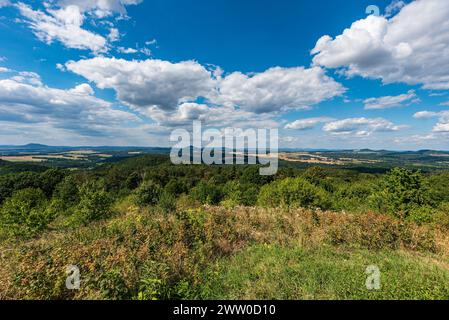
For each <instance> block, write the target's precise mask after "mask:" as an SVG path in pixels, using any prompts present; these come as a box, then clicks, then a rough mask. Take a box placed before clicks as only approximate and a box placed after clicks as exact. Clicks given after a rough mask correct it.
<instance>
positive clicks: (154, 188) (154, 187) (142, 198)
mask: <svg viewBox="0 0 449 320" xmlns="http://www.w3.org/2000/svg"><path fill="white" fill-rule="evenodd" d="M161 194H162V188H161V187H160V186H159V185H158V184H156V183H154V182H153V181H145V182H143V183H142V184H141V185H140V187H139V188H138V189H137V190H136V192H135V195H136V203H137V205H139V206H141V207H144V206H152V205H155V204H156V203H157V202H158V201H159V198H160V196H161Z"/></svg>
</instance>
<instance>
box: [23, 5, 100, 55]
mask: <svg viewBox="0 0 449 320" xmlns="http://www.w3.org/2000/svg"><path fill="white" fill-rule="evenodd" d="M17 7H18V9H19V10H20V13H21V15H22V16H23V17H24V18H25V22H26V23H27V24H28V25H29V27H30V28H31V30H33V32H34V34H35V35H36V37H37V38H38V39H39V40H41V41H43V42H45V43H47V44H51V43H52V42H53V41H55V40H57V41H60V42H61V43H62V44H64V45H65V46H66V47H67V48H72V49H84V50H91V51H94V52H101V51H105V50H107V48H106V44H107V43H106V42H107V41H106V39H105V38H104V37H102V36H100V35H98V34H95V33H93V32H90V31H88V30H85V29H82V28H81V25H82V24H83V21H84V16H83V15H82V13H81V12H80V10H79V8H78V7H77V6H68V7H65V8H64V9H59V10H48V12H49V14H46V13H44V12H43V11H40V10H33V9H32V8H31V7H30V6H28V5H26V4H24V3H21V2H19V3H18V4H17Z"/></svg>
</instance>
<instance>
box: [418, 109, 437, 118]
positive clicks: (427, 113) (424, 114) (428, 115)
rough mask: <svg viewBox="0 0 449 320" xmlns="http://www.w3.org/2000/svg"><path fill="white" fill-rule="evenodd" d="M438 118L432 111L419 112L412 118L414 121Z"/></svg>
mask: <svg viewBox="0 0 449 320" xmlns="http://www.w3.org/2000/svg"><path fill="white" fill-rule="evenodd" d="M436 116H438V112H432V111H420V112H417V113H415V114H414V115H413V118H416V119H428V118H433V117H436Z"/></svg>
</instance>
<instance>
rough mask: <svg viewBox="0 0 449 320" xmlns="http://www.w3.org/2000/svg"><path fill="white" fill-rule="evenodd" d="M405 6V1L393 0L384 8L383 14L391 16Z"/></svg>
mask: <svg viewBox="0 0 449 320" xmlns="http://www.w3.org/2000/svg"><path fill="white" fill-rule="evenodd" d="M405 6H406V3H405V2H404V1H402V0H393V1H392V2H391V3H390V4H389V5H388V6H387V7H386V8H385V16H386V17H391V16H392V15H394V14H395V13H397V12H398V11H400V10H401V9H402V8H403V7H405Z"/></svg>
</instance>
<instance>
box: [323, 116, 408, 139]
mask: <svg viewBox="0 0 449 320" xmlns="http://www.w3.org/2000/svg"><path fill="white" fill-rule="evenodd" d="M402 128H404V126H399V125H395V124H394V123H392V122H391V121H388V120H386V119H383V118H374V119H370V118H349V119H342V120H336V121H332V122H329V123H326V124H325V125H324V127H323V130H324V131H325V132H329V133H333V134H354V135H356V136H369V135H370V134H372V133H373V132H391V131H398V130H400V129H402Z"/></svg>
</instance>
